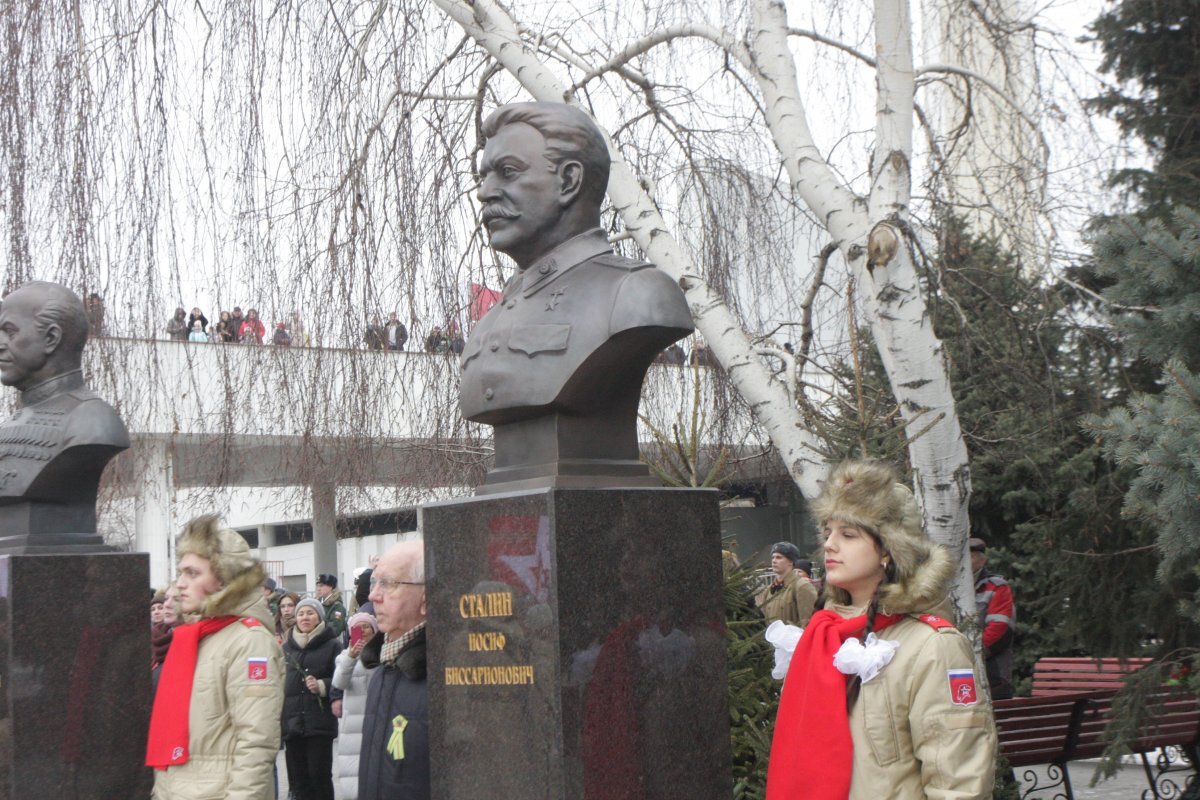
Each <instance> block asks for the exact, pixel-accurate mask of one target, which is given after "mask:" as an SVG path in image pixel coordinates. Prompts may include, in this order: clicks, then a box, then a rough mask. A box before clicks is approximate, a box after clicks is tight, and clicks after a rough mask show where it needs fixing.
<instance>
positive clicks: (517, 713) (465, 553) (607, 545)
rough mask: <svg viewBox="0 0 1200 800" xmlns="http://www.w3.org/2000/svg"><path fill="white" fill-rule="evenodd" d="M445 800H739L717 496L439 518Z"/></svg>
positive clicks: (436, 731) (430, 551)
mask: <svg viewBox="0 0 1200 800" xmlns="http://www.w3.org/2000/svg"><path fill="white" fill-rule="evenodd" d="M422 530H423V531H424V536H425V551H426V597H427V603H428V620H429V631H430V632H429V688H430V708H431V711H430V714H431V719H430V749H431V760H432V768H433V776H432V780H433V797H434V799H435V800H478V798H481V797H497V798H499V797H503V798H505V800H525V799H526V798H528V799H529V800H534V799H535V798H536V800H545V798H555V799H556V800H558V799H559V798H561V799H562V800H594V799H595V798H613V800H617V799H618V798H619V799H620V800H674V798H678V800H709V799H710V798H711V800H717V798H720V800H727V798H728V797H730V796H731V794H732V780H731V776H730V745H729V715H728V706H727V701H726V686H727V675H726V669H725V641H724V638H725V637H724V605H723V601H722V581H721V542H720V530H719V519H718V509H717V496H716V493H715V492H714V491H711V490H703V489H696V490H690V489H688V490H683V489H561V488H556V489H542V490H533V491H526V492H516V493H511V494H498V495H489V496H485V497H479V498H473V499H466V500H455V501H448V502H443V503H437V504H433V505H429V506H425V507H424V508H423V509H422Z"/></svg>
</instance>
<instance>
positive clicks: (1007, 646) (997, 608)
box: [970, 538, 1017, 700]
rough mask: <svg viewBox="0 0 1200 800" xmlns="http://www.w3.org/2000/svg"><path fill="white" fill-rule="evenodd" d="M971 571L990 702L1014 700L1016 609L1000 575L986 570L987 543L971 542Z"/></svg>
mask: <svg viewBox="0 0 1200 800" xmlns="http://www.w3.org/2000/svg"><path fill="white" fill-rule="evenodd" d="M970 546H971V571H972V572H974V573H975V607H976V608H977V609H978V612H979V624H980V625H982V626H983V658H984V663H985V665H986V666H987V677H988V684H989V685H990V686H991V687H992V699H993V700H1007V699H1008V698H1010V697H1012V696H1013V685H1012V664H1013V649H1012V643H1013V625H1014V624H1015V623H1016V619H1017V609H1016V606H1015V605H1014V604H1013V593H1012V587H1011V586H1009V585H1008V581H1006V580H1004V578H1001V577H1000V576H999V575H993V574H991V573H990V572H988V570H987V542H985V541H984V540H983V539H978V538H972V539H971V542H970Z"/></svg>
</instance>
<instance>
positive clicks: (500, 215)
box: [479, 206, 521, 227]
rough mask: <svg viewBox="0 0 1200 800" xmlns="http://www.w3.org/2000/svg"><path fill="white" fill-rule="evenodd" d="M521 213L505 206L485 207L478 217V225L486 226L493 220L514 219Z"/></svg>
mask: <svg viewBox="0 0 1200 800" xmlns="http://www.w3.org/2000/svg"><path fill="white" fill-rule="evenodd" d="M519 216H521V212H519V211H517V210H515V209H512V208H508V207H506V206H487V207H486V208H484V209H483V212H482V213H480V215H479V224H480V225H483V226H485V227H486V226H487V224H488V223H489V222H491V221H492V220H494V219H516V218H517V217H519Z"/></svg>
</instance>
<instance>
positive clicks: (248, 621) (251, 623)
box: [242, 617, 262, 628]
mask: <svg viewBox="0 0 1200 800" xmlns="http://www.w3.org/2000/svg"><path fill="white" fill-rule="evenodd" d="M242 624H243V625H245V626H246V627H247V628H261V627H262V623H261V622H259V621H258V620H256V619H255V618H254V617H242Z"/></svg>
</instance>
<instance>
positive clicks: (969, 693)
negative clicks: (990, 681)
mask: <svg viewBox="0 0 1200 800" xmlns="http://www.w3.org/2000/svg"><path fill="white" fill-rule="evenodd" d="M946 675H947V677H948V678H949V679H950V702H952V703H954V704H955V705H959V706H973V705H975V704H976V703H978V702H979V692H978V691H977V690H976V688H975V670H973V669H952V670H949V671H948V672H947V673H946Z"/></svg>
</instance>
